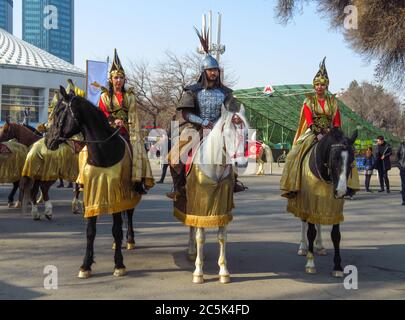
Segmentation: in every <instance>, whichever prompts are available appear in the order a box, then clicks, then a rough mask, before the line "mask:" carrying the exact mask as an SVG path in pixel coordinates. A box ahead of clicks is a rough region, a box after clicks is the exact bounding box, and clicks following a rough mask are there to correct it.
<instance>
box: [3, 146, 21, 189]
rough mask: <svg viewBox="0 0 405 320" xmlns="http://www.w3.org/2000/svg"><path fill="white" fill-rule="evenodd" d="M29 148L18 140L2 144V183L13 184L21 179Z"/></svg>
mask: <svg viewBox="0 0 405 320" xmlns="http://www.w3.org/2000/svg"><path fill="white" fill-rule="evenodd" d="M27 153H28V148H27V147H26V146H25V145H23V144H21V143H18V142H17V141H16V140H10V141H8V142H3V143H0V183H13V182H17V181H18V180H20V178H21V172H22V169H23V167H24V162H25V158H26V157H27Z"/></svg>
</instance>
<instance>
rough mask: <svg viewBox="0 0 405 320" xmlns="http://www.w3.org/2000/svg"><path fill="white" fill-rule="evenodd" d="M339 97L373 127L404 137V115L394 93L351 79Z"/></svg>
mask: <svg viewBox="0 0 405 320" xmlns="http://www.w3.org/2000/svg"><path fill="white" fill-rule="evenodd" d="M339 99H340V100H342V101H343V102H344V103H345V104H346V105H347V106H348V107H350V108H351V109H352V110H353V111H354V112H356V113H357V114H358V115H360V116H361V117H362V118H363V119H365V120H367V121H369V122H370V123H372V124H373V125H374V126H375V127H377V128H381V129H383V130H388V131H390V132H392V133H393V134H395V135H397V136H398V137H404V135H405V115H404V112H403V108H402V105H401V103H400V101H399V99H398V98H397V97H396V96H395V95H393V94H392V93H389V92H386V91H385V90H384V88H383V87H381V86H376V85H373V84H371V83H369V82H363V83H361V84H359V83H358V82H357V81H352V83H351V84H350V86H349V89H348V90H347V91H346V92H344V93H343V94H342V95H341V96H340V97H339Z"/></svg>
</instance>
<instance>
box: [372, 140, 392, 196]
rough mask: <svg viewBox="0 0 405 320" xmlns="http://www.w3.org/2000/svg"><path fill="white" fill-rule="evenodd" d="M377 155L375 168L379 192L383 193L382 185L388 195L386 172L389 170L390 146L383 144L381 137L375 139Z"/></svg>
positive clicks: (388, 183)
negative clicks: (378, 181)
mask: <svg viewBox="0 0 405 320" xmlns="http://www.w3.org/2000/svg"><path fill="white" fill-rule="evenodd" d="M377 145H378V146H377V154H376V168H377V170H378V177H379V179H380V187H381V188H380V190H378V192H384V191H385V188H384V183H385V187H386V188H387V193H390V180H389V179H388V171H390V170H391V159H390V157H391V155H392V149H391V146H390V145H389V144H388V143H387V142H385V140H384V137H383V136H379V137H377Z"/></svg>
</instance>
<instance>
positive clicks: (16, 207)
mask: <svg viewBox="0 0 405 320" xmlns="http://www.w3.org/2000/svg"><path fill="white" fill-rule="evenodd" d="M14 209H21V202H20V201H17V202H16V203H15V205H14Z"/></svg>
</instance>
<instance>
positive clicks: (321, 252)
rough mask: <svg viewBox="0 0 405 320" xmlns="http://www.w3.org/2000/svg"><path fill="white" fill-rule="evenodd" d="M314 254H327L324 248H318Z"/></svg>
mask: <svg viewBox="0 0 405 320" xmlns="http://www.w3.org/2000/svg"><path fill="white" fill-rule="evenodd" d="M316 254H317V255H318V256H321V257H322V256H323V257H324V256H327V255H328V253H327V252H326V249H325V248H322V249H318V250H317V251H316Z"/></svg>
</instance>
